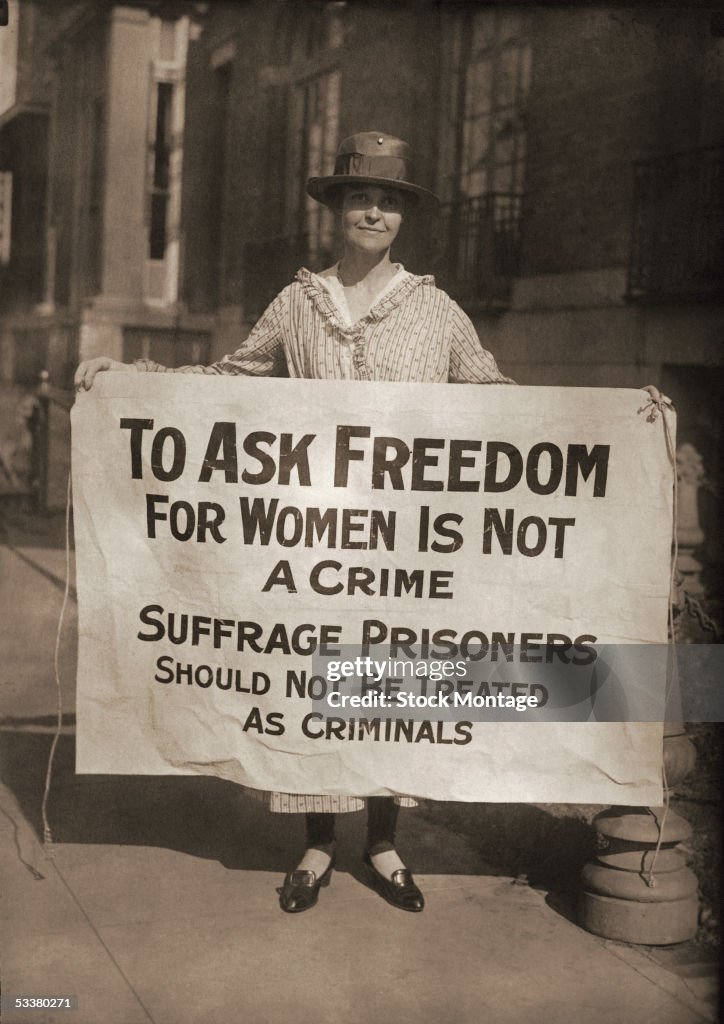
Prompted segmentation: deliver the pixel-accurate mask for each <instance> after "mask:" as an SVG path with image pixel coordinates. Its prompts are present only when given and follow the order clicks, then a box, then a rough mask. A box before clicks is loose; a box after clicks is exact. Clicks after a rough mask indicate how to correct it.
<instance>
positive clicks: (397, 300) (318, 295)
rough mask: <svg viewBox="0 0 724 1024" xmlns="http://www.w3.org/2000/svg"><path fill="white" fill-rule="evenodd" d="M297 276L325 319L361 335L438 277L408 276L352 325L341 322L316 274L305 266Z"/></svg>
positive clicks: (342, 331) (347, 331)
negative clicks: (420, 287)
mask: <svg viewBox="0 0 724 1024" xmlns="http://www.w3.org/2000/svg"><path fill="white" fill-rule="evenodd" d="M295 276H296V280H297V281H299V283H300V284H301V286H302V288H303V289H304V291H305V294H306V295H308V296H309V298H310V299H311V301H312V302H313V303H314V305H315V306H316V308H317V309H318V310H319V312H320V313H321V315H322V316H323V317H324V319H325V320H327V321H329V323H331V324H332V325H333V326H334V327H335V328H336V329H337V330H338V331H339V332H340V333H341V334H346V335H351V334H359V333H360V331H362V330H364V328H365V327H366V326H367V324H371V323H376V322H378V321H379V320H383V319H384V318H385V317H386V316H387V315H388V314H389V313H391V312H392V310H393V309H396V308H397V307H398V306H399V305H401V304H402V303H403V302H405V300H406V299H407V297H408V295H410V294H411V293H412V292H413V291H414V290H415V289H416V288H418V287H419V286H420V285H421V284H432V285H434V284H435V278H434V277H432V276H431V275H430V274H425V275H422V276H418V275H417V274H407V273H406V274H405V275H404V276H403V277H402V278H401V280H400V281H399V282H398V283H397V284H396V285H394V286H393V287H391V288H389V289H388V290H386V291H384V292H383V293H382V295H381V297H380V298H379V299H378V300H377V302H375V304H374V305H373V306H372V307H371V309H370V310H369V312H367V313H365V315H364V316H363V317H361V318H360V319H359V320H357V322H356V323H354V324H352V325H351V326H350V325H349V324H346V323H345V322H344V320H343V319H342V317H341V315H340V311H339V309H338V308H337V304H336V302H335V301H334V299H333V298H332V295H331V294H330V292H329V290H328V289H327V288H325V286H324V285H323V284H322V283H321V281H320V280H319V278H318V277H317V275H316V274H313V273H312V272H311V270H307V268H306V267H302V268H301V269H300V270H298V271H297V273H296V275H295Z"/></svg>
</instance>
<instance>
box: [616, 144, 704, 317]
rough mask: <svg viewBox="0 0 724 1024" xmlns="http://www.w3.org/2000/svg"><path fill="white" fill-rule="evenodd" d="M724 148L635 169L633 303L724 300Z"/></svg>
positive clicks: (630, 283) (630, 279)
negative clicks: (689, 299) (722, 298)
mask: <svg viewBox="0 0 724 1024" xmlns="http://www.w3.org/2000/svg"><path fill="white" fill-rule="evenodd" d="M723 163H724V148H722V147H709V148H705V149H695V150H691V151H689V152H686V153H676V154H673V155H670V156H665V157H659V158H657V159H655V160H646V161H641V162H639V163H636V164H634V210H633V230H632V238H631V253H630V260H629V272H628V289H627V295H628V298H629V299H638V300H650V301H657V300H658V301H662V300H671V299H676V298H721V297H724V191H723V189H724V181H723V177H722V164H723Z"/></svg>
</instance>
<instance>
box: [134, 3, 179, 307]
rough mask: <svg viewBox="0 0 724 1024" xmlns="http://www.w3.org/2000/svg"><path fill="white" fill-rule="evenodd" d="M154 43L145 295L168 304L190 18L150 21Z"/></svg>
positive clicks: (174, 292)
mask: <svg viewBox="0 0 724 1024" xmlns="http://www.w3.org/2000/svg"><path fill="white" fill-rule="evenodd" d="M151 29H152V33H153V37H154V38H155V44H156V54H157V56H156V58H155V59H154V61H153V65H152V73H151V83H150V104H149V108H150V109H149V117H148V162H147V172H146V173H147V184H146V191H147V206H146V230H147V240H146V267H145V281H144V298H145V300H146V302H147V303H149V304H151V305H154V306H171V305H173V304H174V303H175V302H176V300H177V298H178V284H179V281H178V277H179V263H180V259H181V251H180V212H181V167H182V162H183V150H182V146H183V125H184V105H185V73H186V50H187V45H188V36H189V21H188V18H179V19H178V20H176V21H165V20H160V19H157V18H154V19H151Z"/></svg>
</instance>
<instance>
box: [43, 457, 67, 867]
mask: <svg viewBox="0 0 724 1024" xmlns="http://www.w3.org/2000/svg"><path fill="white" fill-rule="evenodd" d="M70 505H71V481H70V473H68V487H67V491H66V498H65V589H64V591H63V603H62V605H61V607H60V616H59V618H58V628H57V630H56V633H55V651H54V654H53V670H54V675H55V690H56V695H57V701H58V703H57V719H56V723H55V733H54V735H53V742H52V743H51V745H50V753H49V754H48V767H47V769H46V772H45V789H44V791H43V802H42V804H41V808H40V812H41V815H42V819H43V845H44V846H45V847H46V849H47V851H48V853H49V854H50V855H51V856H52V854H53V833H52V831H51V828H50V824H49V823H48V799H49V797H50V786H51V783H52V781H53V763H54V761H55V751H56V748H57V746H58V742H59V740H60V732H61V729H62V728H63V688H62V685H61V682H60V640H61V636H62V633H63V621H64V619H65V610H66V608H67V606H68V597H69V594H70Z"/></svg>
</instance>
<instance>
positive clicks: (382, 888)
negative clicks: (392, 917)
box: [363, 851, 425, 914]
mask: <svg viewBox="0 0 724 1024" xmlns="http://www.w3.org/2000/svg"><path fill="white" fill-rule="evenodd" d="M363 860H364V863H365V865H366V867H367V869H368V871H369V876H370V881H371V882H372V885H373V887H374V888H375V889H376V891H377V892H378V893H379V894H380V896H381V897H382V898H383V899H385V900H387V902H388V903H391V904H392V906H393V907H397V908H398V909H399V910H409V911H411V912H412V913H413V914H419V913H420V911H421V910H423V909H424V907H425V897H424V896H423V895H422V893H421V892H420V890H419V889H418V887H417V886H416V885H415V881H414V879H413V877H412V874H411V872H410V871H408V869H407V868H399V869H398V870H397V871H393V872H392V879H391V880H390V879H389V878H385V876H384V875H382V874H380V872H379V871H378V870H377V868H376V867H375V866H374V864H373V863H372V858H371V857H370V855H369V852H368V851H365V855H364V858H363Z"/></svg>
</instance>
